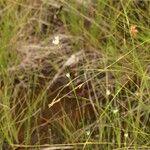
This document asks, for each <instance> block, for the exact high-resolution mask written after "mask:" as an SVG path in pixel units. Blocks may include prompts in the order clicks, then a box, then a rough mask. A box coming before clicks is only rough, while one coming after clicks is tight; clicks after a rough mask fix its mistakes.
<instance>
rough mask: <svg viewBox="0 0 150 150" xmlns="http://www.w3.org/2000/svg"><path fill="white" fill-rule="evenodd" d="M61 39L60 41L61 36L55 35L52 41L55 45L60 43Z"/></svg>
mask: <svg viewBox="0 0 150 150" xmlns="http://www.w3.org/2000/svg"><path fill="white" fill-rule="evenodd" d="M59 41H60V38H59V36H55V37H54V39H53V41H52V43H53V44H54V45H58V44H59Z"/></svg>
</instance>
